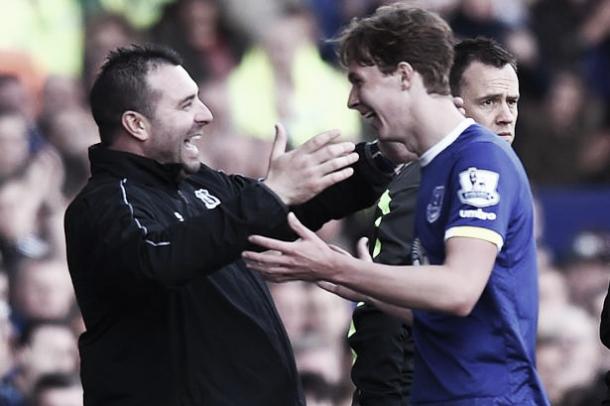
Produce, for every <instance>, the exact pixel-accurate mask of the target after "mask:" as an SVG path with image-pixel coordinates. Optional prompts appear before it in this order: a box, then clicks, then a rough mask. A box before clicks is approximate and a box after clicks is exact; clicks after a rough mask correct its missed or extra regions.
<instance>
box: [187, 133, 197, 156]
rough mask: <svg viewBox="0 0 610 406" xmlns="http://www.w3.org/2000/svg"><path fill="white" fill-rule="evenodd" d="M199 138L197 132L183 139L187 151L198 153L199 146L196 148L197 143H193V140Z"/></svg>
mask: <svg viewBox="0 0 610 406" xmlns="http://www.w3.org/2000/svg"><path fill="white" fill-rule="evenodd" d="M200 138H201V134H197V135H193V136H191V137H188V138H187V139H185V140H184V148H185V149H187V150H189V151H192V152H194V153H199V148H197V145H196V144H195V143H194V141H196V140H198V139H200Z"/></svg>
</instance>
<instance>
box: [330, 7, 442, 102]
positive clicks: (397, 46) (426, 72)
mask: <svg viewBox="0 0 610 406" xmlns="http://www.w3.org/2000/svg"><path fill="white" fill-rule="evenodd" d="M337 40H338V42H339V50H338V56H339V60H340V61H341V63H342V64H343V65H344V66H348V65H349V64H350V63H352V62H356V63H358V64H359V65H362V66H373V65H376V66H377V67H378V68H379V70H380V71H381V72H383V73H385V74H389V73H392V72H394V71H395V70H396V68H397V66H398V63H400V62H403V61H404V62H408V63H410V64H411V65H412V66H413V69H415V70H416V71H417V72H418V73H419V74H420V75H421V76H422V78H423V81H424V85H425V86H426V89H427V91H428V92H429V93H438V94H442V95H448V94H449V93H450V91H449V70H450V69H451V64H452V63H453V43H454V39H453V33H452V31H451V28H450V27H449V25H448V24H447V23H446V22H445V21H444V20H443V19H442V18H441V17H439V16H438V15H437V14H435V13H432V12H430V11H426V10H422V9H419V8H414V7H410V6H406V5H404V4H400V3H397V4H393V5H390V6H382V7H379V8H378V9H377V10H376V11H375V13H374V14H373V15H371V16H370V17H366V18H354V19H353V20H352V21H351V23H350V24H349V25H348V26H347V28H345V29H344V30H343V32H341V33H340V34H339V36H338V38H337Z"/></svg>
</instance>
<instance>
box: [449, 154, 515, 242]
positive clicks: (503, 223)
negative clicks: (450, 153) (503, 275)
mask: <svg viewBox="0 0 610 406" xmlns="http://www.w3.org/2000/svg"><path fill="white" fill-rule="evenodd" d="M449 193H450V203H449V218H448V221H447V226H446V229H445V240H447V239H449V238H451V237H472V238H480V239H483V240H486V241H489V242H492V243H493V244H495V245H496V246H497V247H498V251H500V250H501V249H502V245H503V244H504V240H505V239H506V234H507V230H508V223H509V219H510V216H511V212H512V211H513V205H514V202H515V201H516V199H517V196H518V195H519V193H520V191H519V174H518V171H517V170H516V168H515V166H514V162H513V160H512V159H511V157H510V152H509V151H507V150H505V149H504V148H502V147H501V146H499V145H496V144H494V143H491V142H476V143H472V144H469V145H468V146H467V147H465V149H463V150H462V151H461V154H460V158H459V159H458V160H457V161H456V164H455V166H454V167H453V168H452V172H451V179H450V190H449Z"/></svg>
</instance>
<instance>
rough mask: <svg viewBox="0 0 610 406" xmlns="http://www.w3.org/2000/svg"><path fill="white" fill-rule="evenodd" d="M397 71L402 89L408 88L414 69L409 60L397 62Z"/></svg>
mask: <svg viewBox="0 0 610 406" xmlns="http://www.w3.org/2000/svg"><path fill="white" fill-rule="evenodd" d="M397 72H398V74H399V75H400V85H401V87H402V89H403V90H405V89H409V88H410V87H411V83H412V81H413V74H414V73H415V70H414V69H413V66H412V65H411V64H410V63H409V62H404V61H403V62H399V63H398V68H397Z"/></svg>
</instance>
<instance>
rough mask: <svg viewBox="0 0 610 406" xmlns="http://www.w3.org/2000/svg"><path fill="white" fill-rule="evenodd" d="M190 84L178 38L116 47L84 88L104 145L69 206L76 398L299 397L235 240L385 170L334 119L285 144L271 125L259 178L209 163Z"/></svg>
mask: <svg viewBox="0 0 610 406" xmlns="http://www.w3.org/2000/svg"><path fill="white" fill-rule="evenodd" d="M197 94H198V89H197V86H196V84H195V82H194V81H193V80H192V79H191V78H190V76H189V75H188V73H187V72H186V71H185V70H184V69H183V68H182V66H181V62H180V59H179V57H178V56H177V55H176V54H175V53H173V52H172V51H170V50H167V49H164V48H157V47H137V46H134V47H131V48H126V49H119V50H117V51H115V52H113V53H111V54H110V56H109V58H108V59H107V61H106V63H105V65H104V66H103V67H102V69H101V72H100V74H99V76H98V78H97V80H96V81H95V83H94V86H93V88H92V90H91V94H90V102H91V108H92V112H93V117H94V119H95V120H96V123H97V124H98V127H99V130H100V138H101V144H98V145H95V146H93V147H91V149H90V152H89V158H90V161H91V172H92V177H91V178H90V180H89V182H88V184H87V185H86V186H85V188H84V189H83V190H82V191H81V192H80V194H79V195H78V196H77V197H76V198H75V200H74V201H73V202H72V203H71V205H70V206H69V208H68V210H67V212H66V218H65V230H66V239H67V247H68V262H69V267H70V274H71V276H72V281H73V284H74V288H75V291H76V296H77V299H78V303H79V306H80V308H81V311H82V314H83V317H84V321H85V326H86V332H85V333H84V334H83V335H82V336H81V337H80V341H79V350H80V355H81V376H82V382H83V387H84V394H85V395H84V396H85V404H86V405H87V406H92V405H189V406H190V405H193V406H194V405H249V406H252V405H261V406H262V405H264V406H270V405H278V406H280V405H281V406H289V405H303V404H304V401H303V396H302V393H301V389H300V385H299V383H298V377H297V372H296V368H295V364H294V360H293V355H292V351H291V348H290V343H289V341H288V338H287V336H286V333H285V331H284V328H283V326H282V324H281V322H280V319H279V317H278V314H277V312H276V310H275V307H274V305H273V302H272V300H271V297H270V295H269V292H268V290H267V287H266V285H265V283H264V281H263V280H262V279H261V278H260V277H259V276H258V275H257V274H255V273H252V272H250V271H249V270H248V269H246V267H245V266H244V265H243V263H242V262H241V261H239V260H238V259H239V254H240V253H241V251H243V250H244V249H245V248H246V247H247V244H248V243H247V236H248V235H250V234H261V233H262V234H267V235H274V236H289V234H288V227H287V226H286V214H287V212H288V210H289V209H290V210H294V211H296V212H297V213H299V217H300V218H301V219H303V220H304V221H305V222H306V223H307V224H308V225H309V226H310V227H314V228H316V227H320V226H321V225H322V224H323V223H324V222H325V221H327V220H329V219H331V218H339V217H341V216H343V215H345V214H347V213H350V212H353V211H356V210H358V209H360V208H363V207H366V206H369V205H371V204H372V203H373V202H374V201H375V199H376V198H377V197H378V195H379V194H380V193H381V192H382V191H383V188H384V187H385V185H386V184H387V183H388V181H389V179H390V173H391V172H392V170H391V169H392V167H391V165H389V163H388V162H387V161H386V160H384V159H383V158H382V159H377V158H376V156H377V153H376V150H375V146H374V145H371V144H366V145H364V144H360V145H358V146H354V145H353V144H352V143H345V142H336V137H337V135H338V134H337V133H336V132H333V131H329V132H326V133H322V134H320V135H318V136H316V137H314V138H312V139H311V140H310V141H308V142H307V143H305V144H304V145H303V146H302V147H301V148H298V149H296V150H293V151H291V152H288V153H286V152H285V151H284V150H285V145H286V136H285V134H284V132H283V130H282V128H281V127H278V128H276V141H275V143H274V146H273V150H272V153H271V158H270V162H269V171H268V174H267V177H266V178H265V179H264V180H262V181H256V180H253V179H248V178H244V177H241V176H229V175H226V174H223V173H220V172H217V171H214V170H212V169H210V168H208V167H207V166H205V165H203V164H201V163H200V162H199V154H198V150H197V147H196V146H195V144H194V143H193V139H194V138H195V137H199V136H201V135H202V129H203V128H204V126H205V125H206V124H208V123H209V122H211V121H212V114H211V112H210V111H209V110H208V108H207V107H206V106H205V104H203V103H202V102H201V100H200V99H199V97H198V95H197ZM359 158H360V159H359ZM320 192H321V193H320ZM316 195H317V196H316ZM314 196H316V197H315V198H314Z"/></svg>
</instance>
